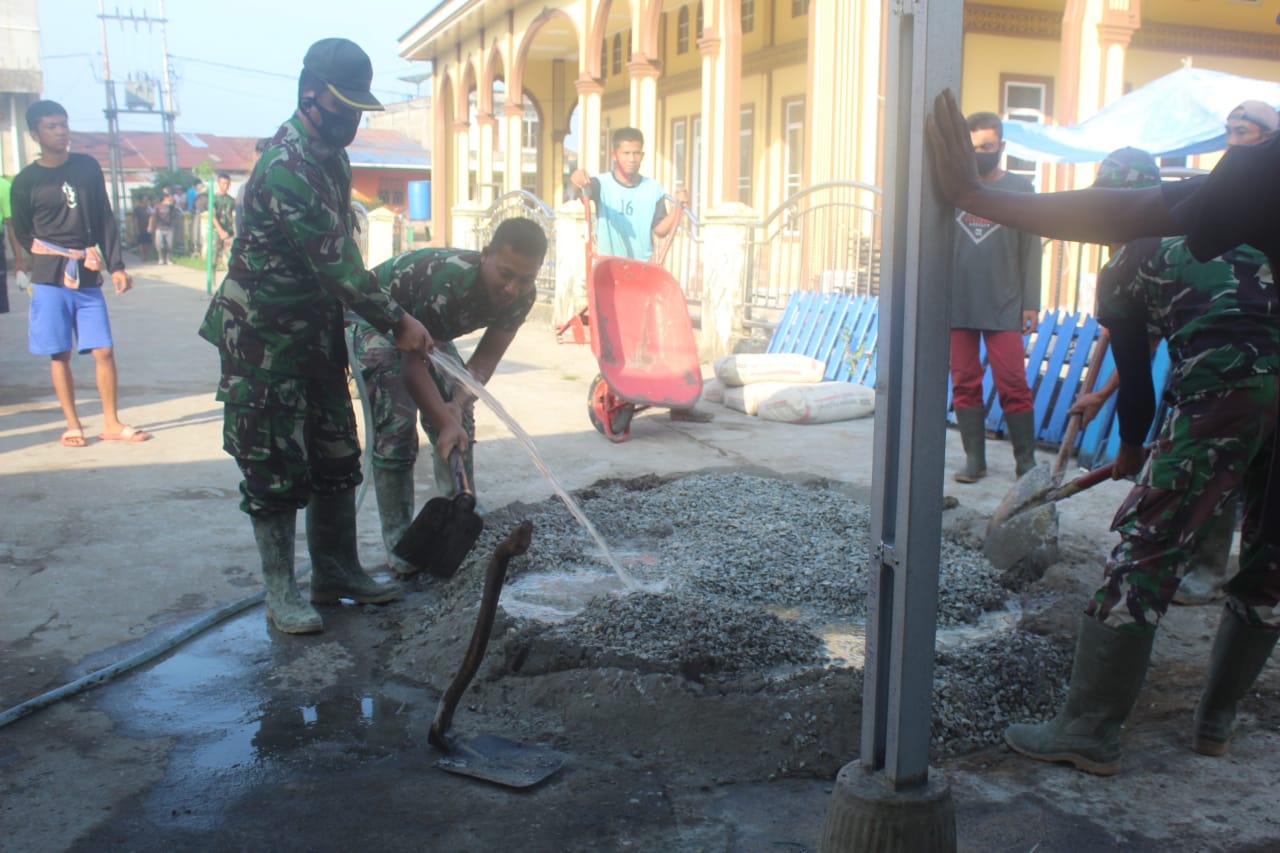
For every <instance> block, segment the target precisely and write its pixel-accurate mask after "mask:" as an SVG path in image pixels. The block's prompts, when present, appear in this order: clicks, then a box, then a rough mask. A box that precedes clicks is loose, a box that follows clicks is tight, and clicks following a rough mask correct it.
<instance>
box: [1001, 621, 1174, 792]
mask: <svg viewBox="0 0 1280 853" xmlns="http://www.w3.org/2000/svg"><path fill="white" fill-rule="evenodd" d="M1154 640H1155V629H1144V630H1132V629H1119V628H1112V627H1111V626H1109V625H1104V624H1103V623H1101V622H1099V621H1097V620H1096V619H1092V618H1090V617H1088V616H1082V617H1081V619H1080V636H1079V638H1078V639H1077V640H1076V658H1075V663H1074V664H1073V665H1072V667H1071V686H1070V688H1069V689H1068V692H1067V702H1066V704H1065V705H1063V707H1062V710H1061V711H1059V712H1058V715H1057V716H1056V717H1054V718H1053V719H1052V720H1049V721H1048V722H1047V723H1042V724H1040V725H1017V726H1010V727H1009V728H1008V729H1006V730H1005V733H1004V740H1005V743H1007V744H1009V746H1010V747H1012V748H1013V749H1014V751H1016V752H1020V753H1022V754H1023V755H1025V756H1027V757H1028V758H1034V759H1036V760H1037V761H1064V762H1066V763H1068V764H1071V765H1073V766H1075V767H1076V768H1077V769H1079V770H1084V771H1085V772H1087V773H1096V774H1097V775H1099V776H1112V775H1114V774H1116V773H1119V772H1120V727H1121V726H1122V725H1123V724H1124V721H1125V718H1127V717H1128V716H1129V712H1130V711H1132V710H1133V705H1134V703H1135V702H1137V701H1138V691H1140V690H1141V689H1142V680H1143V678H1145V677H1146V674H1147V664H1148V663H1149V662H1150V660H1151V644H1152V642H1153V641H1154Z"/></svg>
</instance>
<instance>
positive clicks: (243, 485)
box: [217, 363, 362, 516]
mask: <svg viewBox="0 0 1280 853" xmlns="http://www.w3.org/2000/svg"><path fill="white" fill-rule="evenodd" d="M217 399H218V400H219V401H220V402H221V403H223V416H222V449H223V450H225V451H226V452H227V453H229V454H230V455H231V456H232V457H233V458H234V459H235V460H236V463H237V464H238V465H239V466H240V473H241V475H242V476H243V477H244V479H243V480H242V481H241V482H240V496H241V498H240V509H241V510H243V511H244V512H247V513H249V514H250V515H255V516H256V515H267V514H272V513H279V512H296V511H297V510H299V509H301V508H302V507H304V506H306V505H307V501H308V500H309V499H310V497H311V494H312V493H313V492H315V493H317V494H324V495H328V494H338V493H340V492H345V491H347V490H349V489H352V488H355V487H356V486H357V485H359V484H360V481H361V479H362V475H361V473H360V441H359V439H358V437H357V435H356V418H355V412H354V411H353V410H352V408H351V395H350V394H349V393H348V392H347V377H346V373H345V371H342V370H334V371H333V375H332V376H326V377H324V378H323V379H312V378H303V377H296V376H282V375H279V374H274V373H269V372H266V371H260V370H255V369H253V368H251V367H247V366H242V365H235V364H226V363H224V365H223V374H222V379H221V381H220V382H219V383H218V394H217Z"/></svg>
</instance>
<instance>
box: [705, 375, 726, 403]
mask: <svg viewBox="0 0 1280 853" xmlns="http://www.w3.org/2000/svg"><path fill="white" fill-rule="evenodd" d="M702 399H704V400H706V401H707V402H708V403H723V402H724V383H723V382H721V381H720V380H719V379H704V380H703V382H702Z"/></svg>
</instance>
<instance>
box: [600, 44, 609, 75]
mask: <svg viewBox="0 0 1280 853" xmlns="http://www.w3.org/2000/svg"><path fill="white" fill-rule="evenodd" d="M600 79H601V80H607V79H609V40H608V39H605V40H603V41H601V42H600Z"/></svg>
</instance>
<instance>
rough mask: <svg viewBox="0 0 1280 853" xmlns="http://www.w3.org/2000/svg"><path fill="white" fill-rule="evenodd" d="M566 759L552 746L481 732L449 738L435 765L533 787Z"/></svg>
mask: <svg viewBox="0 0 1280 853" xmlns="http://www.w3.org/2000/svg"><path fill="white" fill-rule="evenodd" d="M565 758H567V756H566V755H565V754H564V753H563V752H557V751H556V750H554V749H548V748H546V747H541V746H533V745H532V744H527V743H521V742H520V741H515V740H508V739H507V738H504V737H502V736H500V735H490V734H482V735H474V736H472V737H465V738H450V740H449V750H448V754H447V755H445V757H444V758H441V759H440V760H439V761H437V762H436V767H439V768H440V769H441V770H444V771H447V772H449V773H456V774H458V775H459V776H470V777H472V778H473V779H483V780H484V781H486V782H492V783H494V784H495V785H502V786H504V787H507V788H532V787H533V786H534V785H537V784H538V783H539V782H542V781H543V780H545V779H546V778H547V777H549V776H550V775H551V774H553V773H555V772H556V771H557V770H559V769H560V768H561V767H562V766H563V765H564V762H565Z"/></svg>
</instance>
